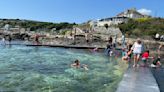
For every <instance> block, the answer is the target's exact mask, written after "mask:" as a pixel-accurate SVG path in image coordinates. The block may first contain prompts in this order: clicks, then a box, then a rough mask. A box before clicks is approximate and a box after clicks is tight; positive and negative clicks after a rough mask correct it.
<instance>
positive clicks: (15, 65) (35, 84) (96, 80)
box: [0, 46, 122, 92]
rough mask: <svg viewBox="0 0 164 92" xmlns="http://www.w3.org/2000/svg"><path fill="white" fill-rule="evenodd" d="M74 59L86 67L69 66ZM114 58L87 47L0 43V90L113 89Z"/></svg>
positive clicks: (93, 91)
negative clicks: (49, 46)
mask: <svg viewBox="0 0 164 92" xmlns="http://www.w3.org/2000/svg"><path fill="white" fill-rule="evenodd" d="M75 59H79V60H80V62H81V64H87V65H88V67H89V70H88V71H86V70H84V69H74V68H71V67H70V64H71V63H73V61H74V60H75ZM117 64H118V62H117V59H114V58H110V59H109V57H107V56H105V55H104V54H103V53H93V52H90V51H89V50H88V51H87V50H76V49H64V48H45V47H26V46H11V47H9V46H0V92H1V91H15V92H113V91H115V88H117V84H118V82H119V81H120V79H121V77H122V75H121V74H122V73H119V71H118V70H119V68H118V65H117Z"/></svg>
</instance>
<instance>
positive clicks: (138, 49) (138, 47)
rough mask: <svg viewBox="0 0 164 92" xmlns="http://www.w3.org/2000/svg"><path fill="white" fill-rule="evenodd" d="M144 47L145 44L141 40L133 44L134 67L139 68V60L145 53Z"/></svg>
mask: <svg viewBox="0 0 164 92" xmlns="http://www.w3.org/2000/svg"><path fill="white" fill-rule="evenodd" d="M143 50H144V47H143V44H142V42H141V39H140V38H138V39H137V41H136V42H135V43H134V44H133V46H132V48H131V51H133V55H134V65H133V67H137V66H139V65H138V62H139V59H140V55H141V53H142V52H143Z"/></svg>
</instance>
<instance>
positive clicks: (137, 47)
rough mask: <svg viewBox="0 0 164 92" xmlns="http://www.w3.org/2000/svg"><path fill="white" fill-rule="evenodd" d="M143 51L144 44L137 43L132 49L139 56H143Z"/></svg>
mask: <svg viewBox="0 0 164 92" xmlns="http://www.w3.org/2000/svg"><path fill="white" fill-rule="evenodd" d="M142 49H143V47H142V44H138V43H137V42H135V43H134V45H133V47H132V50H133V53H137V54H141V52H142Z"/></svg>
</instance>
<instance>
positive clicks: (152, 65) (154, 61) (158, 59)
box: [150, 56, 161, 67]
mask: <svg viewBox="0 0 164 92" xmlns="http://www.w3.org/2000/svg"><path fill="white" fill-rule="evenodd" d="M150 66H151V67H160V66H161V62H160V56H158V58H157V59H154V60H153V63H152V64H151V65H150Z"/></svg>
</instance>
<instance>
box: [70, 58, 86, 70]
mask: <svg viewBox="0 0 164 92" xmlns="http://www.w3.org/2000/svg"><path fill="white" fill-rule="evenodd" d="M71 67H75V68H84V69H85V70H89V69H88V65H85V64H82V66H81V65H80V61H79V60H78V59H76V60H75V61H74V63H73V64H71Z"/></svg>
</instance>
